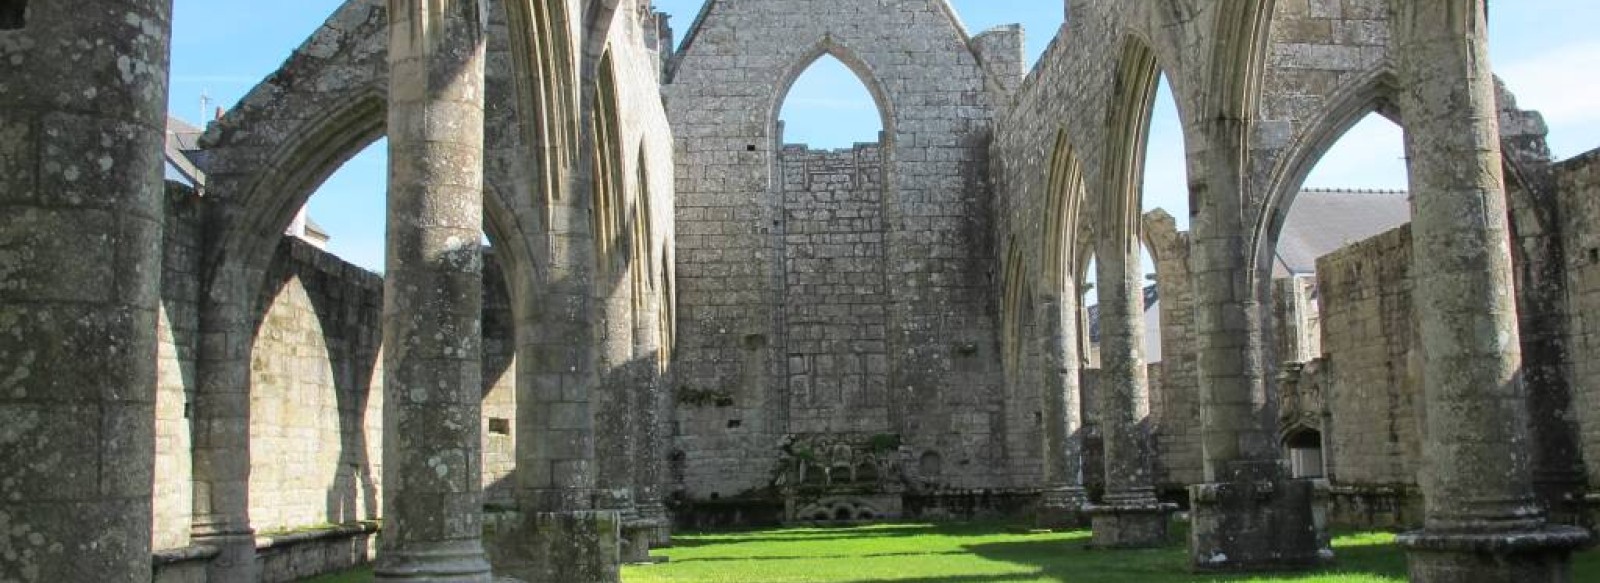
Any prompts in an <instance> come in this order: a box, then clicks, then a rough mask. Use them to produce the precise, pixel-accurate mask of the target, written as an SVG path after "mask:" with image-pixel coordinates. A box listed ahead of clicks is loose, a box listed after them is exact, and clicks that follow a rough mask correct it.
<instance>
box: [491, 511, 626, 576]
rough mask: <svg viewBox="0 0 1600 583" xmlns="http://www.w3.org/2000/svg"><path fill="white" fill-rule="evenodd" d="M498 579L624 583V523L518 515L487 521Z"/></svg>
mask: <svg viewBox="0 0 1600 583" xmlns="http://www.w3.org/2000/svg"><path fill="white" fill-rule="evenodd" d="M483 536H484V545H485V547H486V549H487V550H488V552H489V562H490V564H492V565H493V566H494V574H495V576H496V577H502V578H503V577H510V578H512V579H515V580H517V581H523V582H525V583H580V582H581V583H620V582H621V581H622V573H621V569H620V568H619V565H620V563H621V557H622V546H623V545H622V521H621V517H620V516H619V515H618V514H617V512H615V511H609V510H601V511H572V512H520V511H515V510H502V511H498V512H494V513H491V514H488V515H486V516H485V518H484V533H483Z"/></svg>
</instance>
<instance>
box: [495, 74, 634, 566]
mask: <svg viewBox="0 0 1600 583" xmlns="http://www.w3.org/2000/svg"><path fill="white" fill-rule="evenodd" d="M595 58H596V60H598V57H595ZM558 81H559V80H558ZM561 90H565V89H561ZM592 98H593V94H592V93H590V94H589V95H588V96H586V99H592ZM591 107H592V105H591ZM524 113H534V112H524ZM544 114H545V115H550V116H552V117H551V118H547V119H545V120H544V121H543V122H540V123H551V124H556V123H562V122H560V121H559V118H558V117H554V116H556V115H557V112H555V111H548V112H544ZM580 118H584V119H586V117H584V116H580ZM528 123H533V122H531V121H530V122H528ZM583 125H590V124H583ZM591 129H592V128H591ZM585 139H587V140H593V139H594V137H593V135H592V134H590V135H586V136H585ZM592 150H593V149H592V148H575V149H574V150H573V151H571V152H568V153H566V154H569V155H570V156H571V158H570V159H569V158H568V157H567V156H566V155H554V154H552V155H550V156H549V157H548V158H547V159H546V161H547V162H549V163H550V165H549V166H546V167H545V171H547V172H551V173H553V174H554V176H553V177H550V178H546V179H544V180H542V181H539V182H535V180H536V178H526V179H525V180H526V182H525V183H527V184H553V185H555V186H554V187H555V188H557V189H559V190H560V192H546V191H541V190H537V188H538V186H536V187H535V190H533V191H532V192H530V193H529V195H530V196H532V197H536V200H537V201H539V202H538V204H540V205H541V207H542V209H543V210H544V212H546V213H548V214H547V217H548V218H547V221H548V222H547V223H546V224H547V225H549V231H548V232H546V233H544V236H543V237H536V238H535V239H534V240H533V241H532V247H533V251H534V254H535V256H536V258H538V259H542V260H543V263H541V264H540V266H539V268H537V269H529V270H528V272H529V275H530V278H529V279H530V280H531V281H530V282H527V283H526V285H528V286H529V289H531V290H532V293H529V294H526V296H525V297H526V299H519V300H518V301H519V302H520V305H521V309H520V311H519V316H518V317H519V321H518V323H517V344H518V346H517V428H516V432H517V436H516V443H517V468H516V492H515V499H516V507H515V508H514V509H508V510H507V511H504V512H497V513H495V514H494V515H492V516H491V517H490V518H489V522H488V524H487V525H486V532H485V535H486V537H487V539H488V543H489V545H488V546H489V554H490V560H491V561H492V562H493V565H494V571H495V573H496V574H497V575H498V576H502V577H511V578H515V579H518V580H521V581H527V582H529V583H568V582H573V581H584V582H600V583H604V582H607V581H612V582H614V581H619V580H620V579H621V569H620V566H619V562H620V545H621V543H620V541H619V538H620V536H621V527H620V522H619V521H620V519H619V517H618V515H617V512H616V511H614V510H596V504H595V502H596V499H597V497H598V496H597V494H596V492H595V488H596V478H597V473H598V468H597V467H596V455H595V423H594V411H593V406H594V403H593V402H592V399H594V398H595V396H596V393H597V392H598V391H599V390H600V385H601V381H600V375H599V372H598V365H599V362H600V356H599V354H598V347H599V345H600V340H599V339H598V337H597V336H596V334H597V332H598V331H599V327H598V326H596V325H595V322H596V318H597V317H598V314H599V309H598V308H597V306H596V303H597V299H596V297H595V285H596V284H595V281H596V278H597V277H598V276H597V275H596V274H597V273H598V270H597V269H596V266H597V265H598V262H597V260H596V254H595V248H596V245H595V243H594V239H595V235H594V233H593V230H592V229H591V228H590V225H591V218H590V213H591V204H592V197H591V196H590V193H592V192H594V188H595V185H594V183H593V173H592V171H591V168H590V167H589V165H592V164H593V163H594V161H593V155H594V152H593V151H592Z"/></svg>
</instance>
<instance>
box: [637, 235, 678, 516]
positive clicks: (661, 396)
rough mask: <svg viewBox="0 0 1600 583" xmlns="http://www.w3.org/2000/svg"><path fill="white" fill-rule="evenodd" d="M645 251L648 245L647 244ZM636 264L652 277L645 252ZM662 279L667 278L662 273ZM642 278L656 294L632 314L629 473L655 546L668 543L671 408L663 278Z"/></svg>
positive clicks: (647, 293)
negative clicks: (632, 449)
mask: <svg viewBox="0 0 1600 583" xmlns="http://www.w3.org/2000/svg"><path fill="white" fill-rule="evenodd" d="M648 249H649V243H646V250H648ZM640 260H641V261H644V262H645V264H644V265H643V267H642V268H643V269H644V271H645V273H647V274H650V273H654V272H655V270H654V269H653V268H652V265H653V263H652V261H651V258H650V257H649V256H648V252H647V256H646V257H643V258H641V259H640ZM662 276H663V277H665V274H662ZM646 277H647V278H648V279H650V280H652V281H655V282H656V286H657V289H655V290H649V292H646V294H645V298H644V302H643V305H644V307H643V309H641V310H639V311H638V312H636V313H635V318H634V321H633V348H634V351H633V355H634V365H633V366H634V369H633V370H634V373H635V374H634V382H635V383H636V384H637V386H638V389H637V391H636V392H635V395H636V396H637V399H638V401H637V404H636V405H635V407H636V410H637V411H638V416H639V417H638V423H637V429H636V436H637V437H636V439H637V440H638V444H639V448H638V451H637V453H636V454H635V458H634V460H635V461H634V471H633V482H634V503H635V504H636V506H637V507H638V509H639V516H638V520H639V521H640V523H641V527H642V528H643V529H644V530H645V531H646V532H647V533H648V541H649V545H650V546H656V547H659V546H665V545H666V544H668V542H669V541H670V539H671V532H672V528H671V520H670V519H669V518H668V516H667V507H666V504H665V503H666V478H667V467H666V466H667V440H668V439H670V437H671V436H669V435H667V434H666V432H665V431H664V427H665V423H664V422H663V421H664V419H665V418H666V417H667V412H668V407H670V406H671V403H670V401H669V400H668V399H667V396H668V393H667V391H666V386H667V385H666V384H665V378H664V377H663V372H664V370H663V369H664V366H663V365H664V363H663V362H662V360H661V348H662V347H661V343H662V329H661V315H662V312H663V310H664V308H663V306H662V301H664V300H663V298H664V297H665V294H662V293H660V292H659V286H662V285H664V284H663V283H662V280H661V279H658V278H654V277H651V276H646ZM651 292H653V293H651Z"/></svg>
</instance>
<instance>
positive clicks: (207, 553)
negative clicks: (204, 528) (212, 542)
mask: <svg viewBox="0 0 1600 583" xmlns="http://www.w3.org/2000/svg"><path fill="white" fill-rule="evenodd" d="M217 554H218V551H217V549H216V547H208V546H203V545H196V546H188V547H182V548H176V549H169V550H164V551H158V552H156V554H155V556H154V557H152V560H151V561H150V563H151V567H152V569H153V573H152V576H151V580H152V581H153V582H154V583H207V579H206V568H207V566H209V565H210V564H211V560H212V559H215V558H217Z"/></svg>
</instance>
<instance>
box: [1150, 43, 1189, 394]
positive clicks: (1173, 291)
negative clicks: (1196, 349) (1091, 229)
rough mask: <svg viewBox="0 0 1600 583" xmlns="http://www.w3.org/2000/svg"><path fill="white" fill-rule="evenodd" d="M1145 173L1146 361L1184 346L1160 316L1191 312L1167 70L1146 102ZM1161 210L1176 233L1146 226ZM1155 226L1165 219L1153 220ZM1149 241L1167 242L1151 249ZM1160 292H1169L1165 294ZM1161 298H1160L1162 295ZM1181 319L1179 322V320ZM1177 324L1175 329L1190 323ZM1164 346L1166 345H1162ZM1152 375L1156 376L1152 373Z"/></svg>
mask: <svg viewBox="0 0 1600 583" xmlns="http://www.w3.org/2000/svg"><path fill="white" fill-rule="evenodd" d="M1145 139H1146V145H1145V149H1144V152H1145V160H1144V175H1143V176H1142V177H1141V184H1140V201H1139V203H1140V205H1139V208H1140V211H1141V212H1140V217H1141V222H1140V231H1141V234H1142V237H1141V238H1142V239H1143V242H1144V245H1141V246H1140V247H1139V251H1140V255H1139V264H1140V265H1141V266H1142V273H1143V274H1144V281H1143V282H1142V283H1143V285H1144V294H1145V304H1144V306H1145V313H1144V326H1145V335H1144V342H1145V362H1146V363H1149V364H1152V365H1154V364H1158V363H1161V362H1162V361H1163V358H1164V352H1167V351H1169V350H1170V351H1180V352H1183V351H1187V349H1188V348H1189V347H1188V346H1187V345H1184V346H1168V344H1173V343H1175V342H1176V341H1178V340H1181V339H1171V338H1164V337H1163V335H1162V321H1163V316H1167V317H1168V319H1173V318H1176V319H1179V320H1182V319H1185V318H1189V317H1192V316H1191V315H1190V314H1191V313H1192V311H1193V310H1192V306H1189V305H1187V304H1186V303H1183V302H1186V301H1187V300H1188V298H1189V294H1187V293H1184V290H1185V289H1187V287H1188V284H1189V282H1188V273H1187V271H1188V269H1187V261H1186V260H1185V259H1186V257H1185V256H1186V254H1187V253H1186V250H1185V249H1182V248H1180V247H1182V246H1183V245H1185V244H1186V238H1184V237H1183V236H1182V235H1181V233H1182V232H1183V231H1184V230H1186V229H1188V227H1189V178H1188V176H1189V173H1188V158H1187V156H1186V155H1185V149H1184V138H1183V121H1182V119H1181V118H1180V117H1179V114H1178V102H1177V98H1176V97H1174V96H1173V93H1172V85H1171V83H1169V82H1168V80H1167V76H1166V74H1164V73H1163V74H1161V75H1160V77H1159V79H1158V81H1157V83H1156V89H1155V99H1154V101H1153V102H1152V103H1151V109H1150V123H1149V130H1148V134H1147V135H1146V136H1145ZM1155 211H1160V212H1162V213H1165V214H1166V215H1167V216H1170V217H1171V218H1172V223H1171V226H1172V227H1173V228H1175V229H1176V232H1175V233H1165V232H1163V233H1155V232H1149V231H1150V227H1151V220H1150V218H1149V217H1151V213H1152V212H1155ZM1156 224H1157V225H1159V227H1161V228H1164V227H1166V226H1167V225H1166V224H1164V223H1160V222H1157V223H1156ZM1151 245H1162V246H1167V247H1172V248H1167V249H1151ZM1164 296H1172V297H1171V298H1167V297H1164ZM1164 300H1165V301H1164ZM1180 324H1181V323H1180ZM1189 328H1190V327H1184V326H1180V327H1178V328H1176V329H1180V330H1182V329H1189ZM1163 349H1169V350H1163ZM1152 378H1153V379H1155V378H1158V377H1152Z"/></svg>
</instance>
